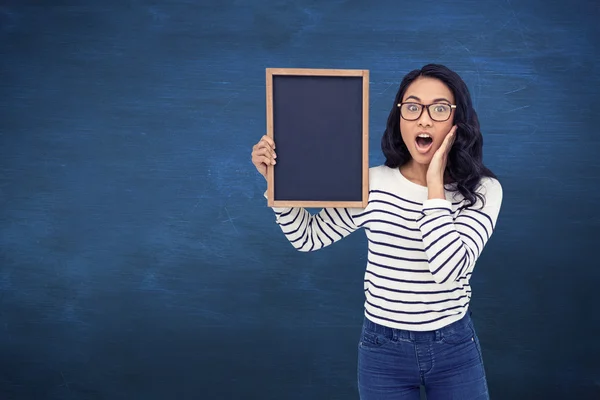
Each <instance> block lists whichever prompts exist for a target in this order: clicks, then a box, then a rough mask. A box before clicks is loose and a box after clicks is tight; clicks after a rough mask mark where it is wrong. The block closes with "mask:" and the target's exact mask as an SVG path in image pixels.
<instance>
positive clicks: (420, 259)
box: [252, 64, 502, 400]
mask: <svg viewBox="0 0 600 400" xmlns="http://www.w3.org/2000/svg"><path fill="white" fill-rule="evenodd" d="M482 145H483V139H482V135H481V132H480V130H479V122H478V119H477V114H476V113H475V110H473V106H472V104H471V98H470V94H469V91H468V89H467V86H466V85H465V83H464V82H463V80H462V79H461V78H460V77H459V76H458V75H457V74H456V73H455V72H453V71H451V70H449V69H448V68H446V67H444V66H442V65H436V64H430V65H426V66H424V67H423V68H422V69H420V70H415V71H412V72H410V73H409V74H407V75H406V76H405V77H404V79H403V80H402V82H401V84H400V87H399V89H398V93H397V94H396V98H395V99H394V104H393V106H392V110H391V112H390V114H389V118H388V121H387V127H386V129H385V132H384V134H383V138H382V141H381V148H382V150H383V154H384V155H385V163H384V165H380V166H376V167H371V168H370V169H369V201H368V205H367V206H366V207H365V208H364V209H362V208H325V209H323V210H321V211H320V212H319V213H318V214H315V215H310V214H309V213H308V211H307V210H305V209H303V208H299V207H297V208H274V212H275V215H276V221H277V223H278V224H279V225H280V227H281V229H282V231H283V233H284V234H285V235H286V237H287V238H288V239H289V241H290V242H291V243H292V245H293V246H294V247H295V248H297V249H298V250H299V251H314V250H318V249H321V248H323V247H325V246H328V245H331V244H332V243H334V242H336V241H338V240H340V239H342V238H344V237H346V236H348V235H349V234H350V233H352V232H354V231H356V230H357V229H359V228H364V229H365V231H366V235H367V239H368V261H367V266H366V271H365V278H364V290H365V303H364V304H365V308H364V324H363V327H362V332H361V337H360V340H359V344H358V389H359V393H360V397H361V399H364V400H371V399H386V400H393V399H419V398H420V386H424V388H425V390H426V392H427V399H428V400H436V399H460V400H469V399H487V398H488V397H489V395H488V389H487V383H486V375H485V370H484V366H483V359H482V355H481V347H480V345H479V340H478V338H477V335H476V332H475V328H474V326H473V322H472V320H471V317H470V312H469V301H470V299H471V288H470V286H469V281H470V278H471V274H472V273H473V269H474V267H475V263H476V261H477V258H478V257H479V255H480V254H481V252H482V250H483V248H484V246H485V245H486V243H487V242H488V240H489V239H490V236H491V235H492V232H493V231H494V228H495V224H496V220H497V217H498V214H499V211H500V206H501V203H502V187H501V185H500V183H499V182H498V180H497V178H496V176H495V175H494V174H493V173H492V172H491V171H490V170H489V169H487V168H486V167H485V166H484V165H483V162H482ZM275 158H276V153H275V143H273V141H272V140H271V139H270V138H269V137H267V136H264V137H263V138H262V139H261V140H260V141H259V143H257V144H256V145H255V146H254V148H253V151H252V162H253V163H254V165H255V166H256V168H257V169H258V171H259V172H260V173H261V174H262V175H263V176H264V177H265V178H266V171H267V167H268V166H274V165H275V163H276V162H275ZM265 197H266V192H265Z"/></svg>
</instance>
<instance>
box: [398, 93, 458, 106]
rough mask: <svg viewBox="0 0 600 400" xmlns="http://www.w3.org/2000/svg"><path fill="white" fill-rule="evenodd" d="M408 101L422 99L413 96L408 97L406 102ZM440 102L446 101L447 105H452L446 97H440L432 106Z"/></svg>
mask: <svg viewBox="0 0 600 400" xmlns="http://www.w3.org/2000/svg"><path fill="white" fill-rule="evenodd" d="M408 99H415V100H416V101H421V99H420V98H418V97H417V96H413V95H411V96H408V97H407V98H406V100H408ZM440 101H445V102H446V103H448V104H450V100H448V99H446V98H445V97H440V98H438V99H434V100H433V101H432V102H431V103H432V104H433V103H439V102H440Z"/></svg>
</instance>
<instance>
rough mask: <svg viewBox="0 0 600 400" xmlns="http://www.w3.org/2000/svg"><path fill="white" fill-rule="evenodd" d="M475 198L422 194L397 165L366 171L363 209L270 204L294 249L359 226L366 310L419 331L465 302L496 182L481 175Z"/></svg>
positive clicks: (498, 191)
mask: <svg viewBox="0 0 600 400" xmlns="http://www.w3.org/2000/svg"><path fill="white" fill-rule="evenodd" d="M478 191H479V192H480V193H482V194H483V195H484V196H485V199H486V201H485V206H484V207H483V208H481V207H480V206H481V203H480V202H479V201H478V202H477V203H476V204H475V205H473V206H470V207H466V205H465V201H464V200H463V199H462V197H461V196H460V193H456V194H454V193H452V192H449V191H447V192H446V199H445V200H444V199H427V188H426V187H424V186H421V185H418V184H416V183H413V182H411V181H409V180H408V179H406V178H405V177H404V176H403V175H402V174H401V173H400V171H399V170H398V169H392V168H388V167H386V166H383V165H381V166H377V167H371V168H370V169H369V201H368V205H367V206H366V207H365V208H323V209H322V210H321V211H320V212H319V213H318V214H314V215H311V214H310V213H309V212H308V211H307V210H305V209H304V208H300V207H293V208H282V207H274V208H273V210H274V213H275V216H276V221H277V223H278V224H279V226H280V227H281V230H282V231H283V233H284V234H285V236H286V238H287V239H288V240H289V241H290V243H291V244H292V245H293V246H294V247H295V248H296V249H297V250H299V251H316V250H319V249H322V248H324V247H326V246H329V245H331V244H333V243H335V242H337V241H339V240H341V239H342V238H344V237H346V236H348V235H350V234H351V233H352V232H354V231H356V230H358V229H360V228H362V229H364V230H365V233H366V236H367V240H368V258H367V264H366V270H365V274H364V291H365V302H364V313H365V316H366V317H367V318H369V319H370V320H372V321H373V322H376V323H379V324H381V325H385V326H389V327H392V328H399V329H406V330H415V331H424V330H434V329H439V328H441V327H443V326H445V325H448V324H450V323H452V322H454V321H456V320H458V319H460V318H461V317H462V316H463V315H464V314H465V312H467V309H468V306H469V301H470V300H471V287H470V285H469V281H470V277H471V274H472V273H473V268H474V266H475V263H476V261H477V258H478V257H479V255H480V254H481V252H482V250H483V248H484V247H485V245H486V243H487V242H488V240H489V239H490V236H491V235H492V232H493V231H494V227H495V224H496V219H497V217H498V213H499V211H500V206H501V204H502V186H501V185H500V183H499V182H498V181H497V180H495V179H492V178H483V180H482V181H481V186H480V188H479V189H478Z"/></svg>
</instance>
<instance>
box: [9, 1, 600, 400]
mask: <svg viewBox="0 0 600 400" xmlns="http://www.w3.org/2000/svg"><path fill="white" fill-rule="evenodd" d="M24 3H25V2H23V1H16V0H9V1H3V2H2V5H0V89H1V96H0V107H1V108H0V113H1V114H0V393H1V395H0V398H3V399H38V400H41V399H134V398H143V399H175V398H178V399H192V398H193V399H352V398H357V395H356V382H355V381H356V346H357V340H358V334H359V328H360V323H361V318H362V301H363V297H362V296H363V293H362V279H363V271H364V264H365V261H366V259H365V255H366V241H365V238H364V233H362V232H359V233H356V234H355V235H353V236H351V237H349V238H347V239H345V240H344V241H343V242H340V243H338V244H336V245H335V246H332V247H330V248H327V249H324V250H322V251H320V252H318V253H313V254H301V253H298V252H296V251H295V250H293V248H292V247H291V245H290V244H289V243H288V242H286V240H285V238H284V237H283V235H282V234H281V232H280V230H279V228H278V227H277V226H276V225H275V223H274V218H273V214H272V212H271V210H270V209H268V208H267V207H266V201H265V199H264V198H263V197H262V193H263V191H264V190H265V188H266V184H265V181H264V180H263V178H262V177H260V176H259V175H258V173H257V172H256V170H255V169H254V167H253V166H252V164H251V162H250V151H251V148H252V145H253V144H254V143H255V142H256V141H257V140H258V139H259V138H260V136H261V135H262V134H263V133H265V131H266V126H265V119H266V111H265V104H266V98H265V68H267V67H316V68H365V69H369V70H370V71H371V92H370V94H371V102H370V107H371V108H370V147H371V152H370V157H371V162H370V164H371V165H372V166H373V165H377V164H380V163H381V162H382V161H383V158H382V155H381V151H380V149H379V140H380V136H381V133H382V132H383V127H384V124H385V121H386V118H387V113H388V111H389V109H390V107H391V106H392V102H393V99H394V95H395V93H396V90H397V87H398V84H399V82H400V80H401V78H402V76H403V75H404V74H405V73H406V72H408V71H409V70H411V69H413V68H417V67H420V66H421V65H423V64H425V63H428V62H440V63H444V64H447V65H448V66H450V67H452V68H454V69H455V70H457V71H458V72H459V73H460V74H461V75H462V76H463V77H464V79H465V80H466V81H467V83H468V84H469V86H470V88H471V90H472V94H473V98H474V102H475V105H476V107H477V109H478V111H479V115H480V118H481V125H482V130H483V132H484V135H485V160H486V163H487V164H488V166H489V167H490V168H491V169H492V170H494V171H495V172H496V173H497V174H498V175H499V177H500V179H501V181H502V183H503V186H504V191H505V198H504V199H505V200H504V206H503V209H502V212H501V215H500V219H499V223H498V229H497V232H496V233H495V235H494V237H493V239H492V240H491V242H490V243H489V245H488V247H487V248H486V250H485V251H484V254H483V256H482V257H481V259H480V261H479V264H478V267H477V268H476V272H475V275H474V277H473V285H474V297H473V306H472V307H473V311H474V315H473V316H474V318H475V321H476V325H477V327H478V330H479V335H480V338H481V341H482V345H483V350H484V357H485V360H486V367H487V369H488V375H489V381H490V388H491V394H492V396H493V398H494V399H510V400H513V399H546V400H548V399H593V398H594V399H597V398H599V396H600V363H599V360H600V354H599V353H600V351H599V344H598V343H599V342H598V335H599V334H600V316H599V315H600V313H599V312H598V305H599V302H598V284H599V283H600V261H599V258H598V250H599V248H600V247H599V245H600V233H599V229H600V214H599V213H598V205H599V203H600V186H599V181H600V180H599V177H600V162H599V161H598V151H599V150H600V133H599V131H598V126H599V124H598V115H599V114H598V112H599V111H598V110H599V108H598V104H600V103H599V98H600V89H599V88H600V78H599V76H600V74H599V73H598V62H599V61H600V59H599V54H598V52H599V51H600V48H599V40H598V38H599V37H600V29H599V28H598V21H599V20H600V11H599V5H598V4H599V3H598V2H597V1H596V0H590V1H584V0H577V1H572V2H568V1H567V0H561V1H550V2H549V1H542V0H538V1H534V0H529V1H510V0H508V1H498V2H491V1H490V2H480V1H475V0H472V1H461V2H456V1H436V2H422V1H414V2H399V1H377V2H370V5H368V4H369V3H368V2H366V1H356V0H350V1H327V2H324V1H323V2H317V1H302V0H299V1H289V2H284V1H273V2H271V1H245V2H244V1H232V0H228V1H220V2H217V1H210V2H209V1H183V0H181V1H176V0H173V1H162V2H159V1H142V0H137V1H133V0H132V1H112V2H100V1H98V2H92V1H87V2H78V4H77V5H70V6H69V5H55V6H50V5H43V6H40V5H24ZM36 3H44V4H49V3H54V4H65V3H66V2H64V1H61V2H36ZM73 3H75V2H73ZM86 3H87V4H86ZM482 3H485V5H484V4H482Z"/></svg>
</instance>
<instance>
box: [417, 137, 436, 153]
mask: <svg viewBox="0 0 600 400" xmlns="http://www.w3.org/2000/svg"><path fill="white" fill-rule="evenodd" d="M432 144H433V139H432V137H431V136H429V134H427V133H420V134H419V135H418V136H417V139H416V145H417V146H416V147H417V151H418V152H419V153H421V154H425V153H427V152H428V151H429V149H431V145H432Z"/></svg>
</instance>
